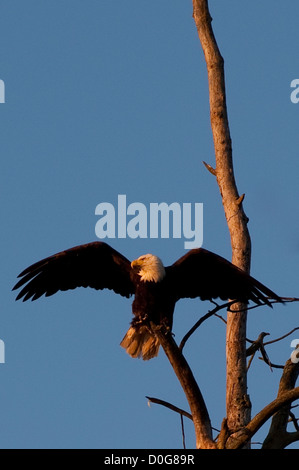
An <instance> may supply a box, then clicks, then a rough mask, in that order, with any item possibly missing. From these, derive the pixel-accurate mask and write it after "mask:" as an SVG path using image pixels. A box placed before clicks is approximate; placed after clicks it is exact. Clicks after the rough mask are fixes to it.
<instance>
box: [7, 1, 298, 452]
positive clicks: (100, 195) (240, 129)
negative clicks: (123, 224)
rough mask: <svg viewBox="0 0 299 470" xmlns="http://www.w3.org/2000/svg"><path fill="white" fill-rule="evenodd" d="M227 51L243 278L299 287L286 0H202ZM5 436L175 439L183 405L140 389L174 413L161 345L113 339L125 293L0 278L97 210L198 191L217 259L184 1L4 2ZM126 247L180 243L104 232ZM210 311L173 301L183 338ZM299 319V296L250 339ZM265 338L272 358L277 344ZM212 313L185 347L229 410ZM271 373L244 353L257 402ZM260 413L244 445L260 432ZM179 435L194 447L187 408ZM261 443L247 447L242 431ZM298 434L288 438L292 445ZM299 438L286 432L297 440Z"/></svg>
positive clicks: (59, 444) (216, 413)
mask: <svg viewBox="0 0 299 470" xmlns="http://www.w3.org/2000/svg"><path fill="white" fill-rule="evenodd" d="M210 9H211V13H212V16H213V27H214V31H215V35H216V38H217V41H218V44H219V47H220V49H221V53H222V55H223V57H224V59H225V72H226V86H227V104H228V114H229V121H230V128H231V135H232V142H233V156H234V168H235V176H236V179H237V184H238V188H239V192H240V194H241V193H245V200H244V209H245V211H246V213H247V215H248V217H249V219H250V222H249V229H250V233H251V237H252V244H253V252H252V271H251V272H252V275H254V276H255V277H257V278H258V279H259V280H260V281H262V282H263V283H265V284H267V285H268V286H269V287H270V288H272V289H273V290H275V291H276V292H277V293H278V294H280V295H283V296H297V297H299V285H298V272H299V267H298V266H299V217H298V196H299V188H298V174H299V150H298V149H299V137H298V135H299V132H298V131H299V128H298V126H299V103H298V104H294V103H292V102H291V100H290V95H291V91H292V89H291V87H290V83H291V81H292V80H294V79H296V78H299V56H298V41H299V28H298V18H299V4H298V2H297V1H295V0H290V1H288V2H285V3H284V4H283V5H282V4H281V2H279V1H277V0H276V1H273V0H271V1H270V0H264V1H263V2H258V5H255V4H254V3H252V2H240V1H237V0H230V1H229V2H223V1H222V0H221V1H220V0H218V1H210ZM0 47H1V62H0V63H1V67H0V79H1V80H3V81H4V83H5V103H2V104H0V114H1V127H0V155H1V173H0V178H1V221H2V224H1V225H2V230H1V237H2V243H1V261H2V262H1V267H2V268H1V273H0V276H1V283H0V286H1V317H0V338H1V339H2V340H3V341H4V344H5V364H0V383H1V386H0V417H1V426H0V447H1V448H112V449H113V448H136V449H137V448H178V449H180V448H182V437H181V429H180V418H179V416H178V415H176V414H174V413H173V412H171V411H169V410H167V409H165V408H163V407H160V406H157V405H152V406H151V407H148V405H147V400H146V398H145V396H146V395H149V396H153V397H157V398H160V399H162V400H166V401H169V402H171V403H173V404H174V405H176V406H179V407H181V408H184V409H187V410H188V404H187V403H186V400H185V397H184V395H183V392H182V391H181V389H180V386H179V384H178V382H177V379H176V377H175V376H174V373H173V371H172V369H171V367H170V366H169V364H168V362H167V359H166V358H165V355H164V353H163V351H161V353H160V354H159V356H158V358H156V359H153V360H151V361H149V362H143V361H140V360H134V359H132V358H130V357H129V356H128V355H127V354H126V353H125V351H124V350H123V349H122V348H121V347H120V346H119V343H120V341H121V340H122V338H123V336H124V334H125V332H126V330H127V329H128V326H129V322H130V320H131V300H127V299H124V298H122V297H120V296H117V295H115V294H114V293H112V292H110V291H102V292H97V291H93V290H91V289H77V290H76V291H70V292H66V293H59V294H57V295H55V296H53V297H51V298H47V299H45V298H42V299H40V300H39V301H37V302H33V303H32V302H27V303H22V302H15V300H14V299H15V294H14V293H12V292H11V288H12V286H13V285H14V284H15V282H16V276H17V275H18V273H19V272H20V271H22V270H23V269H24V268H25V267H27V266H28V265H30V264H32V263H33V262H35V261H38V260H39V259H41V258H44V257H47V256H49V255H51V254H53V253H56V252H58V251H61V250H64V249H67V248H70V247H72V246H75V245H78V244H81V243H87V242H89V241H93V240H96V239H97V238H96V234H95V225H96V222H97V221H98V220H99V216H98V215H96V214H95V209H96V206H97V205H98V204H99V203H101V202H110V203H111V204H113V205H114V206H115V207H116V206H117V197H118V195H119V194H123V195H126V197H127V202H128V204H130V203H134V202H139V203H142V204H144V205H145V206H146V207H149V204H150V203H152V202H167V203H168V204H170V203H172V202H177V203H179V204H183V203H184V202H185V203H192V204H194V203H196V202H197V203H203V238H204V243H203V246H204V247H205V248H207V249H209V250H212V251H215V252H217V253H219V254H220V255H222V256H224V257H226V258H228V259H230V256H231V248H230V239H229V234H228V231H227V226H226V223H225V219H224V215H223V210H222V205H221V198H220V195H219V191H218V187H217V185H216V182H215V179H214V177H213V176H212V175H211V174H210V173H209V172H207V170H206V169H205V167H204V166H203V164H202V161H203V160H204V161H206V162H208V163H209V164H211V165H212V166H213V165H214V153H213V142H212V136H211V130H210V121H209V106H208V89H207V76H206V69H205V63H204V60H203V54H202V51H201V47H200V43H199V40H198V37H197V32H196V29H195V25H194V22H193V19H192V2H191V0H190V1H182V0H171V2H169V1H168V2H166V1H161V0H153V1H151V2H148V1H144V0H130V2H124V1H120V0H116V1H113V2H111V1H104V0H103V1H98V0H84V1H82V0H72V1H71V2H70V1H67V0H45V1H43V2H40V1H38V0H26V1H24V0H10V1H9V2H3V5H2V6H1V16H0ZM106 241H108V242H109V243H110V244H111V245H112V246H113V247H114V248H116V249H117V250H118V251H120V252H122V253H123V254H124V255H125V256H127V257H128V258H129V259H135V258H137V257H138V256H140V255H141V254H144V253H148V252H152V253H154V254H157V255H158V256H160V257H161V258H162V260H163V262H164V264H165V265H168V264H171V263H173V262H174V261H175V260H176V259H177V258H179V257H180V256H182V255H183V254H184V253H185V252H186V251H185V248H184V241H185V240H184V239H183V238H181V239H173V238H170V239H161V238H158V239H151V238H147V239H146V238H144V239H131V238H130V237H127V238H123V239H118V238H115V239H110V240H106ZM209 308H210V304H209V302H205V303H202V302H200V301H197V300H192V301H191V300H189V301H188V300H184V301H181V302H180V303H179V304H178V305H177V308H176V313H175V321H174V333H175V337H176V339H177V340H178V341H179V340H180V339H181V338H182V336H183V335H184V334H185V333H186V331H187V330H188V329H189V328H190V327H191V326H192V325H193V324H194V323H195V321H196V320H197V319H198V318H199V317H200V316H201V315H203V314H204V313H206V312H207V311H208V309H209ZM298 326H299V316H298V305H296V304H292V305H291V304H289V305H287V306H284V307H283V306H275V308H274V309H273V310H270V309H269V308H266V307H262V308H259V309H255V310H253V311H252V312H251V313H250V315H249V321H248V338H250V339H256V338H257V336H258V335H259V333H260V332H261V331H266V332H269V333H270V337H269V339H270V340H271V339H275V338H277V337H279V336H282V335H283V334H285V333H287V332H288V331H290V330H291V329H292V328H294V327H298ZM295 338H299V332H295V333H294V334H293V335H291V336H290V337H288V338H287V339H286V340H284V341H282V342H280V343H278V344H273V345H270V346H269V348H268V349H267V351H268V354H269V356H270V359H271V360H272V361H273V362H274V363H278V364H283V363H285V361H286V360H287V359H288V358H289V356H290V354H291V351H292V349H291V348H290V343H291V340H293V339H295ZM224 353H225V325H224V323H223V322H222V321H220V320H219V319H217V318H215V319H210V320H209V321H208V322H206V323H204V324H203V325H202V327H201V328H200V329H199V330H198V331H197V333H196V334H195V335H194V336H193V337H192V338H191V339H190V341H189V342H188V343H187V345H186V348H185V354H186V358H187V359H188V360H189V361H190V365H191V366H192V369H193V372H194V375H195V377H196V378H197V379H198V383H199V386H200V388H201V390H202V393H203V395H204V397H205V399H206V402H207V406H208V408H209V412H210V416H211V421H212V425H213V426H214V427H215V428H218V429H219V427H220V425H221V421H222V419H223V417H224V416H225V354H224ZM280 374H281V372H280V370H276V369H274V370H273V372H271V371H270V370H269V368H268V367H267V366H265V365H264V364H263V363H262V362H261V361H260V360H258V358H256V359H255V360H254V362H253V364H252V366H251V369H250V372H249V378H248V382H249V394H250V397H251V400H252V404H253V414H254V413H256V412H258V411H260V409H261V408H262V407H263V406H265V405H266V404H267V403H268V402H270V401H271V400H273V399H274V398H275V396H276V393H277V386H278V382H279V378H280ZM267 426H268V424H266V425H265V427H264V428H263V429H262V430H261V432H260V433H259V436H257V437H256V439H255V440H256V441H258V440H262V437H263V435H265V433H266V430H267ZM185 432H186V445H187V447H188V448H194V446H195V439H194V434H193V428H192V424H191V423H188V422H187V420H186V419H185ZM256 447H257V448H258V447H259V445H256ZM295 447H296V446H295ZM297 447H298V444H297Z"/></svg>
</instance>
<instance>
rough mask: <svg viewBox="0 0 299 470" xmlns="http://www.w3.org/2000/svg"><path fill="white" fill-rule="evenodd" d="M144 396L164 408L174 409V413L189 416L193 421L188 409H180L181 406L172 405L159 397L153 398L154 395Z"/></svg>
mask: <svg viewBox="0 0 299 470" xmlns="http://www.w3.org/2000/svg"><path fill="white" fill-rule="evenodd" d="M146 398H147V399H148V400H149V401H150V402H152V403H156V404H157V405H162V406H165V407H166V408H169V409H170V410H172V411H175V412H176V413H179V414H180V415H181V416H186V418H189V419H191V421H193V418H192V415H191V414H190V413H188V411H185V410H182V409H181V408H178V407H177V406H175V405H172V404H171V403H169V402H168V401H164V400H160V398H154V397H146Z"/></svg>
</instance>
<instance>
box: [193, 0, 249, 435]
mask: <svg viewBox="0 0 299 470" xmlns="http://www.w3.org/2000/svg"><path fill="white" fill-rule="evenodd" d="M193 16H194V20H195V24H196V27H197V31H198V36H199V39H200V42H201V45H202V49H203V52H204V56H205V60H206V65H207V72H208V82H209V98H210V119H211V127H212V132H213V139H214V148H215V157H216V168H215V170H213V171H212V172H213V174H215V176H216V178H217V183H218V186H219V190H220V194H221V197H222V203H223V207H224V212H225V217H226V221H227V225H228V229H229V233H230V237H231V247H232V263H233V264H235V265H237V266H238V267H239V268H241V269H243V270H244V271H246V272H249V271H250V257H251V241H250V235H249V231H248V227H247V222H248V218H247V217H246V215H245V213H244V210H243V207H242V201H243V198H244V195H242V196H240V195H239V193H238V189H237V185H236V181H235V177H234V170H233V159H232V144H231V137H230V130H229V123H228V115H227V107H226V93H225V76H224V61H223V58H222V56H221V54H220V51H219V49H218V46H217V43H216V40H215V37H214V33H213V30H212V26H211V21H212V18H211V16H210V13H209V7H208V1H207V0H193ZM245 309H246V306H245V305H241V304H238V305H235V307H234V310H242V312H241V313H232V312H228V317H227V339H226V353H227V397H226V403H227V405H226V408H227V423H226V425H227V428H228V430H229V433H234V432H237V431H238V430H239V429H240V428H242V427H244V426H246V425H247V423H248V422H249V420H250V412H251V405H250V400H249V396H248V395H247V373H246V317H247V313H246V310H245Z"/></svg>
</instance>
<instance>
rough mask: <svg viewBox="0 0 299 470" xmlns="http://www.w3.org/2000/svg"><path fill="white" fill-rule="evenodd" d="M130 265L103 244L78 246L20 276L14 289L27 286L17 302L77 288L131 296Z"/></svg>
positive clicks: (50, 258) (121, 256) (132, 291)
mask: <svg viewBox="0 0 299 470" xmlns="http://www.w3.org/2000/svg"><path fill="white" fill-rule="evenodd" d="M130 274H131V263H130V261H129V260H127V258H125V257H124V256H123V255H122V254H120V253H118V252H117V251H116V250H114V249H113V248H112V247H111V246H109V245H107V243H104V242H94V243H88V244H86V245H80V246H75V247H74V248H71V249H69V250H66V251H62V252H60V253H57V254H55V255H53V256H50V257H49V258H45V259H43V260H41V261H38V262H37V263H35V264H33V265H32V266H29V268H27V269H25V270H24V271H23V272H22V273H21V274H20V275H19V276H18V277H21V279H20V281H19V282H18V283H17V284H16V285H15V286H14V288H13V290H15V289H19V288H20V287H22V286H24V287H23V288H22V290H21V292H20V293H19V294H18V296H17V298H16V300H18V299H21V298H22V297H23V301H25V300H28V299H30V298H31V299H32V300H36V299H38V298H39V297H41V296H42V295H43V294H45V296H46V297H47V296H50V295H53V294H55V293H56V292H57V291H59V290H61V291H65V290H68V289H75V288H76V287H93V288H94V289H105V288H107V289H112V290H114V292H116V293H117V294H120V295H122V296H124V297H130V295H132V294H134V292H135V286H134V283H133V282H132V280H131V277H130Z"/></svg>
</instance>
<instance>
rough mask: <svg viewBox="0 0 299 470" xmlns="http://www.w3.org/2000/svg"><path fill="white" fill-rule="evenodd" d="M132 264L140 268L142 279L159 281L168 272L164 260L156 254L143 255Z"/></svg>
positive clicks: (133, 266) (134, 267)
mask: <svg viewBox="0 0 299 470" xmlns="http://www.w3.org/2000/svg"><path fill="white" fill-rule="evenodd" d="M131 266H132V268H133V269H136V268H137V269H138V274H139V276H140V277H141V280H142V281H153V282H159V281H162V279H163V278H164V277H165V274H166V272H165V268H164V266H163V263H162V261H161V260H160V258H158V256H155V255H150V254H147V255H142V256H140V257H139V258H138V259H135V260H134V261H132V263H131Z"/></svg>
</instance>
